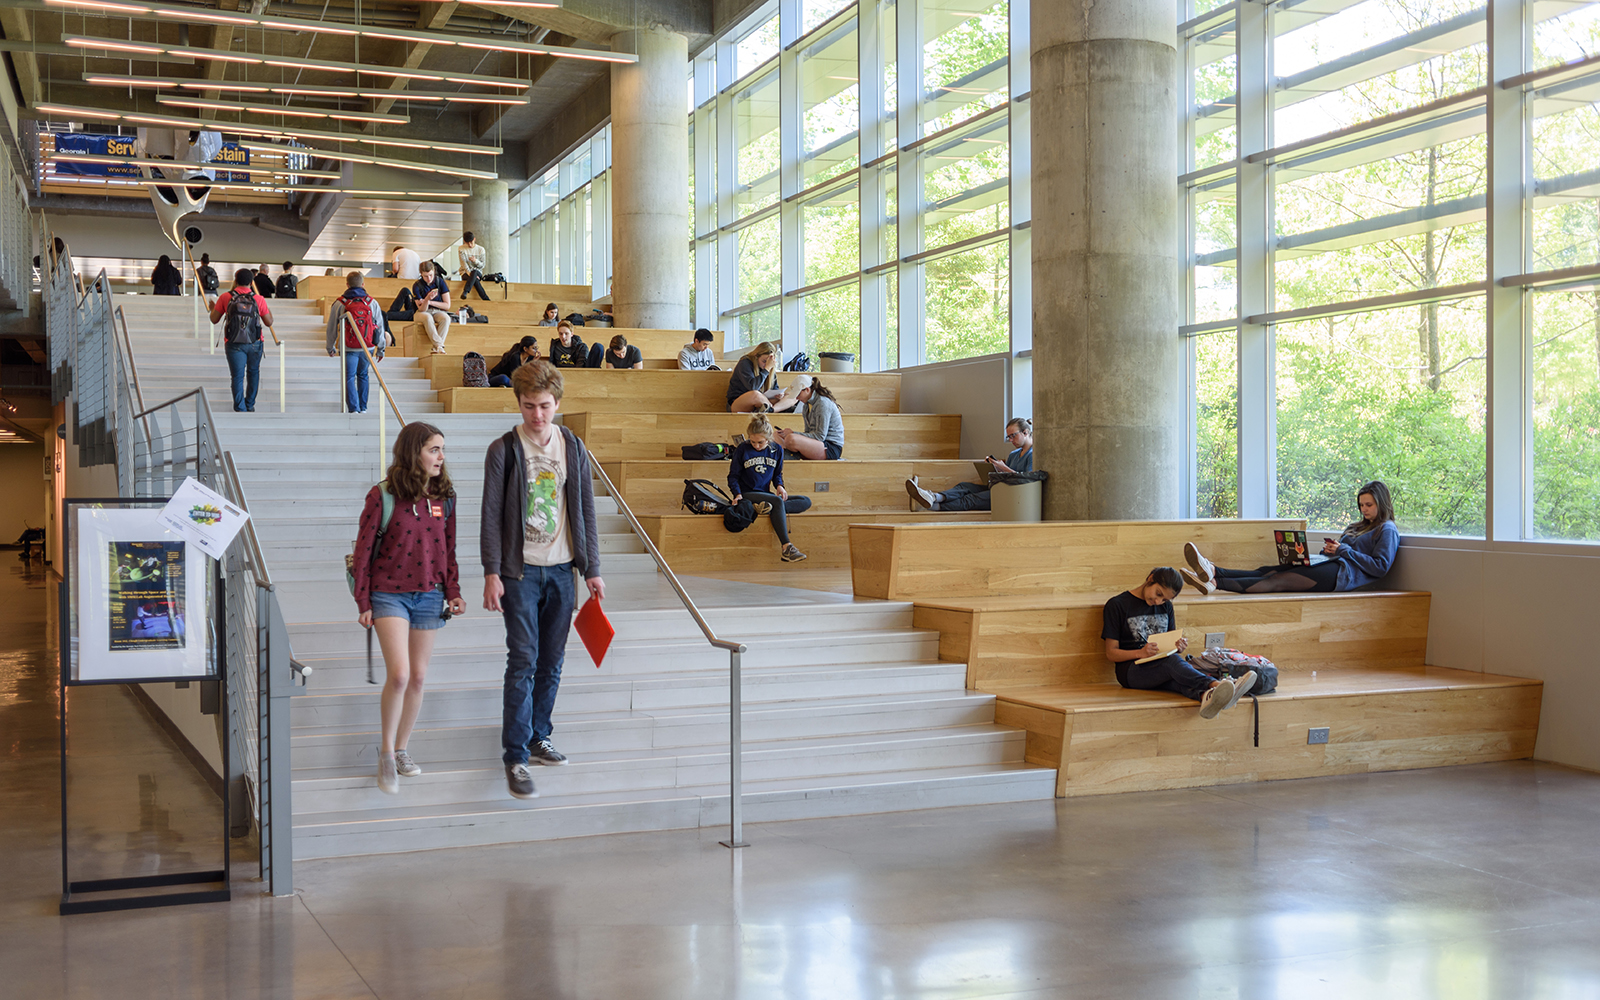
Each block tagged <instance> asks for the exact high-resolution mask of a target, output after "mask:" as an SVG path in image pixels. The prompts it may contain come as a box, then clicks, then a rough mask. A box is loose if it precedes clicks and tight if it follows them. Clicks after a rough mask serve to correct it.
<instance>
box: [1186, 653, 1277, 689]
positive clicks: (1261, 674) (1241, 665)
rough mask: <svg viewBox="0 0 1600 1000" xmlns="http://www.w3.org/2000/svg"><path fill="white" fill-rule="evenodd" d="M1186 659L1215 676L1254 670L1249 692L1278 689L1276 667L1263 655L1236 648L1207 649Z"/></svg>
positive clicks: (1232, 674) (1234, 674) (1232, 675)
mask: <svg viewBox="0 0 1600 1000" xmlns="http://www.w3.org/2000/svg"><path fill="white" fill-rule="evenodd" d="M1188 660H1189V662H1190V663H1191V664H1192V665H1193V666H1194V668H1195V669H1196V670H1198V671H1200V672H1201V673H1204V674H1210V675H1211V676H1212V677H1216V678H1223V677H1242V676H1244V675H1245V674H1246V673H1249V672H1250V671H1252V670H1254V671H1255V672H1256V683H1255V686H1254V687H1252V688H1251V689H1250V691H1249V693H1250V694H1271V693H1272V692H1274V691H1276V690H1277V689H1278V667H1277V665H1276V664H1274V663H1273V662H1272V661H1271V660H1269V659H1267V658H1266V657H1265V656H1252V655H1250V654H1249V653H1242V652H1240V651H1239V650H1237V649H1207V650H1205V651H1203V652H1202V653H1201V654H1200V655H1199V656H1198V657H1195V656H1191V657H1188Z"/></svg>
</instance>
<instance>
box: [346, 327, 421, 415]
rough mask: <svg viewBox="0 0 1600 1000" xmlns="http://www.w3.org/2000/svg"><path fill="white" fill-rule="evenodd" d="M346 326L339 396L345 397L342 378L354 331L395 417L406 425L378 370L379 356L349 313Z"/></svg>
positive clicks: (387, 385) (357, 341)
mask: <svg viewBox="0 0 1600 1000" xmlns="http://www.w3.org/2000/svg"><path fill="white" fill-rule="evenodd" d="M344 328H345V336H343V337H340V338H339V377H340V379H341V381H340V383H339V398H340V399H343V398H344V382H343V381H342V380H343V378H344V355H345V351H346V344H347V343H348V342H349V335H350V334H352V333H354V334H355V335H356V343H358V344H360V345H361V351H362V353H364V354H365V355H366V356H367V364H368V365H369V366H371V368H372V374H374V375H376V376H378V386H379V388H381V389H382V390H383V398H384V399H387V400H388V401H389V408H390V409H391V410H393V411H394V418H395V419H396V420H398V421H400V426H401V427H404V426H405V425H406V418H405V414H403V413H401V412H400V404H399V403H396V402H395V401H394V393H392V392H390V391H389V383H388V382H385V381H384V380H383V372H381V371H379V370H378V359H377V356H376V355H374V354H373V353H372V348H371V347H368V346H367V342H366V340H365V338H363V337H362V336H361V331H360V330H358V329H356V325H355V323H353V322H351V320H350V317H349V316H348V315H346V316H345V317H344Z"/></svg>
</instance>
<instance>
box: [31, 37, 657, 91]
mask: <svg viewBox="0 0 1600 1000" xmlns="http://www.w3.org/2000/svg"><path fill="white" fill-rule="evenodd" d="M306 23H307V24H318V23H320V22H317V21H308V22H306ZM61 40H62V42H64V43H65V44H67V45H71V46H73V47H75V48H80V49H105V50H107V51H111V52H138V53H142V54H145V55H170V56H174V57H185V56H187V57H190V58H194V59H206V60H210V61H212V62H234V63H242V64H246V65H261V64H265V65H267V66H277V67H281V68H283V69H301V70H311V71H316V72H325V73H357V74H366V75H370V76H393V77H404V78H405V79H408V80H436V81H440V82H445V81H448V82H451V83H471V84H479V85H482V86H486V87H506V88H509V89H514V90H526V89H527V88H528V81H526V80H516V79H512V78H511V77H508V76H487V75H484V74H480V73H445V72H429V71H427V70H415V71H413V70H399V69H391V68H389V67H385V66H380V65H373V64H369V63H354V62H339V61H337V60H333V59H298V58H294V57H292V56H268V55H253V54H250V53H238V52H230V51H228V50H226V49H202V48H196V47H195V46H192V45H162V44H160V43H157V42H148V43H145V42H128V41H123V40H121V39H117V38H100V37H97V36H93V35H63V36H62V37H61ZM635 58H637V57H633V56H630V57H629V58H628V60H623V61H632V60H633V59H635Z"/></svg>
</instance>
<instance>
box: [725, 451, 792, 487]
mask: <svg viewBox="0 0 1600 1000" xmlns="http://www.w3.org/2000/svg"><path fill="white" fill-rule="evenodd" d="M782 485H783V449H782V448H780V447H778V443H777V442H776V441H768V442H767V446H766V447H765V448H756V447H755V446H754V445H752V444H751V443H750V442H749V441H741V442H739V446H738V447H737V448H735V449H733V460H732V461H731V462H730V463H729V465H728V488H729V489H731V490H732V491H733V495H734V496H742V495H744V494H746V493H771V492H773V489H772V487H774V486H782Z"/></svg>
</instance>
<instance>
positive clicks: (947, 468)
mask: <svg viewBox="0 0 1600 1000" xmlns="http://www.w3.org/2000/svg"><path fill="white" fill-rule="evenodd" d="M602 464H603V465H604V466H605V470H606V474H607V475H608V476H610V477H611V481H612V482H614V483H616V484H617V489H618V490H620V491H621V492H622V496H623V499H625V500H626V501H627V502H628V506H630V507H632V508H633V510H634V511H635V512H636V513H651V514H669V513H675V512H677V511H678V510H679V509H680V504H681V501H682V499H683V481H684V480H685V479H709V480H711V481H712V482H714V483H716V484H717V485H718V486H721V487H722V488H723V489H727V479H728V463H727V462H725V461H723V462H685V461H683V460H682V459H663V460H661V461H655V462H604V463H602ZM783 472H784V479H785V480H786V481H787V482H788V485H789V489H790V491H791V492H793V493H803V494H805V495H806V496H809V497H810V498H811V502H812V507H811V512H815V513H828V514H835V513H848V512H852V511H854V512H864V513H900V512H904V511H905V510H906V508H907V506H908V502H907V499H906V491H905V481H906V480H907V479H909V478H910V477H912V476H918V477H920V478H921V481H922V482H923V483H924V484H926V485H927V486H928V487H929V488H930V489H948V488H950V487H951V486H953V485H955V484H956V483H958V482H961V481H962V480H964V479H970V478H972V472H973V470H972V463H971V462H964V461H959V460H957V461H932V460H929V461H897V462H867V461H855V460H852V459H844V460H842V461H837V462H807V461H802V460H790V461H786V462H784V464H783ZM818 483H826V484H827V486H828V489H827V490H826V491H820V490H818V489H817V484H818ZM808 513H809V512H808Z"/></svg>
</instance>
